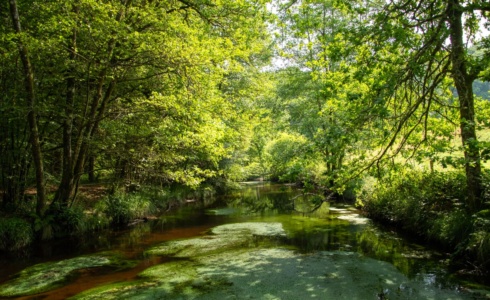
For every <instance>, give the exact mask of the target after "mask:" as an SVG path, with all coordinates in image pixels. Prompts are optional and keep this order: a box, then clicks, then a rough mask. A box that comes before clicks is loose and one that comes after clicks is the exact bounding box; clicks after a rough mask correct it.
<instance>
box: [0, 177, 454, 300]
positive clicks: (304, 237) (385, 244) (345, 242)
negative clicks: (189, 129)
mask: <svg viewBox="0 0 490 300" xmlns="http://www.w3.org/2000/svg"><path fill="white" fill-rule="evenodd" d="M299 193H300V192H299V191H298V190H295V189H294V188H292V187H288V186H282V185H268V184H257V185H247V186H245V187H244V189H243V190H241V191H240V192H238V193H235V194H233V195H228V196H227V197H226V203H227V204H226V205H225V204H224V202H223V201H219V203H218V202H217V203H215V204H214V205H211V206H210V207H207V208H204V207H202V206H199V205H195V206H189V207H185V208H183V209H182V210H180V211H179V212H174V213H172V214H169V215H165V216H162V217H161V218H159V219H158V220H154V221H150V222H147V223H140V224H137V225H136V226H134V227H131V228H127V229H125V230H120V231H107V232H101V233H97V234H94V235H92V236H89V237H85V238H83V239H78V240H75V239H72V240H60V241H55V242H50V243H45V244H43V245H40V246H39V247H38V248H36V249H34V250H32V251H31V252H29V253H26V254H25V255H22V254H19V255H18V256H17V257H4V258H1V259H0V284H2V283H3V282H6V281H8V280H9V278H12V275H13V274H15V273H17V272H19V271H20V270H22V269H24V268H26V267H28V266H32V265H34V264H37V263H41V262H47V261H59V260H62V259H67V258H73V257H76V256H80V255H85V254H90V253H98V252H102V251H115V252H119V253H121V254H122V255H123V256H124V257H126V258H128V259H133V260H137V261H138V263H137V265H136V266H135V267H134V268H131V269H126V270H121V271H116V270H114V269H111V268H104V267H102V268H91V269H86V270H83V271H81V272H79V273H78V274H77V276H76V277H75V278H74V279H73V280H72V281H71V282H69V283H68V284H66V285H65V286H63V287H61V288H58V289H55V290H52V291H49V292H46V293H42V294H37V295H34V296H26V297H18V298H15V299H66V298H69V297H70V296H73V295H76V294H78V293H80V292H82V291H85V290H88V289H90V288H93V287H97V286H101V285H104V284H108V283H115V282H122V281H130V280H135V279H136V278H137V275H138V274H139V273H141V272H142V271H143V270H145V269H146V268H148V267H151V266H154V265H157V264H161V263H163V262H165V261H167V260H171V259H173V258H168V257H160V256H147V255H144V253H143V252H144V251H145V250H146V249H148V248H149V247H151V246H153V245H156V244H159V243H162V242H165V241H171V240H175V239H184V238H191V237H196V236H200V235H203V234H204V233H206V232H207V231H208V230H209V229H210V228H212V227H215V226H217V225H222V224H227V223H236V222H244V221H266V222H281V223H282V224H283V227H284V229H285V230H286V232H287V233H288V238H287V240H286V241H285V243H286V244H288V245H290V246H294V247H295V248H296V249H298V250H299V251H300V252H315V251H320V250H321V251H323V250H326V251H332V250H340V251H349V252H358V253H361V254H363V255H365V256H368V257H371V258H375V259H378V260H383V261H387V262H389V263H391V264H393V265H394V266H395V267H396V268H397V269H398V270H400V271H401V272H402V273H403V274H405V275H406V276H407V277H409V278H414V279H416V280H420V281H423V282H427V284H430V285H436V286H440V287H444V288H449V289H460V288H461V287H462V283H461V282H460V281H459V278H457V277H455V276H454V275H453V274H451V272H449V271H448V270H447V268H446V265H445V264H444V263H443V261H444V260H445V259H446V258H447V255H446V254H444V253H439V252H438V251H436V250H434V249H428V248H426V247H423V246H421V245H418V244H417V243H414V242H413V241H409V240H407V239H404V238H402V237H400V236H398V235H397V234H396V233H393V232H391V231H389V230H386V229H381V228H378V227H376V226H374V225H373V224H371V223H370V222H365V221H366V220H365V219H362V218H356V214H355V211H354V210H353V209H352V208H346V207H334V206H332V207H328V206H326V207H322V208H321V209H320V210H318V211H317V212H315V214H314V215H309V214H306V213H305V214H301V213H297V212H296V213H291V208H292V207H293V201H292V200H291V199H293V198H294V197H295V196H296V195H298V194H299ZM302 205H304V204H302V203H300V202H297V201H296V203H295V205H294V207H295V208H296V210H301V209H303V211H307V208H306V207H303V206H302ZM344 215H345V216H346V217H345V218H338V217H339V216H344Z"/></svg>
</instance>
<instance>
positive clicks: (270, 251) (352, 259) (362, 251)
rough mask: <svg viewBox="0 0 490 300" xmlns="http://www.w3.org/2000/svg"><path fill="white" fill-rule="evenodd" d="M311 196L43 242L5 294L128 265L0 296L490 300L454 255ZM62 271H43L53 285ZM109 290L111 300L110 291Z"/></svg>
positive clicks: (6, 270)
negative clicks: (81, 263)
mask: <svg viewBox="0 0 490 300" xmlns="http://www.w3.org/2000/svg"><path fill="white" fill-rule="evenodd" d="M303 200H306V201H303ZM308 200H311V199H305V197H301V196H300V192H299V191H298V190H296V189H294V188H293V187H290V186H284V185H270V184H265V183H255V184H252V183H249V184H245V185H244V186H243V189H242V190H241V191H239V192H236V193H234V194H232V195H228V196H227V197H226V201H216V203H214V204H212V205H210V206H208V207H206V208H205V207H203V206H202V205H199V204H195V205H190V206H188V207H185V208H183V209H182V210H180V211H179V212H175V213H172V214H169V215H164V216H162V217H160V218H159V219H157V220H154V221H149V222H147V223H140V224H137V225H135V226H133V227H131V228H127V229H125V230H121V231H117V232H101V233H97V234H94V235H92V236H90V237H87V238H85V239H82V240H62V241H56V242H51V243H46V244H44V245H41V246H39V247H38V248H37V249H35V250H33V251H32V252H30V253H28V254H25V255H22V254H19V255H18V256H17V257H9V258H2V259H0V295H1V293H2V288H3V289H5V290H6V289H7V288H9V287H8V286H7V284H9V283H12V282H15V280H16V275H15V274H17V273H18V272H20V271H22V270H24V269H26V268H29V267H32V266H34V265H36V264H40V263H46V262H55V263H56V262H64V261H70V260H72V259H74V258H77V257H83V256H87V255H94V254H95V255H97V254H100V253H104V255H106V253H117V255H118V257H120V259H121V260H124V261H130V262H131V263H130V264H126V265H125V267H114V266H112V265H111V266H108V265H97V266H96V267H94V266H92V267H90V268H78V269H76V270H74V271H73V272H71V273H70V275H69V276H68V278H67V279H64V280H63V281H62V283H58V285H57V286H56V287H55V288H52V289H49V290H47V291H43V292H40V293H37V294H29V295H23V296H21V295H18V296H12V297H4V298H1V297H0V299H67V298H70V297H73V296H76V295H79V294H80V293H82V292H84V291H88V290H90V289H93V288H97V287H102V288H101V292H100V293H99V292H97V293H95V294H93V295H92V294H91V293H87V292H86V293H84V294H82V295H84V297H81V298H80V299H98V298H100V299H105V298H106V297H108V296H107V295H111V297H112V296H114V297H113V298H114V299H121V298H126V299H298V297H300V298H302V299H309V298H311V299H313V298H315V299H490V288H488V287H484V286H482V285H476V283H475V282H471V281H464V282H463V281H462V280H461V279H460V278H458V277H456V276H455V275H454V274H451V272H449V271H448V269H447V266H446V261H447V258H448V256H447V254H445V253H439V252H437V251H435V250H433V249H427V248H425V247H423V246H421V245H419V244H417V243H416V242H414V241H409V240H408V239H404V238H402V237H400V236H399V235H397V234H396V233H394V232H391V231H389V230H387V229H383V228H379V227H377V226H375V225H374V224H372V222H371V221H370V220H368V219H365V218H363V217H361V216H360V215H359V214H358V212H357V211H356V210H355V209H354V208H352V207H348V206H341V205H339V206H335V205H331V206H330V205H328V204H323V206H322V207H321V208H320V209H319V210H317V211H315V212H314V213H308V212H309V206H308V205H307V204H306V202H308ZM223 203H227V205H224V204H223ZM293 207H294V209H295V211H294V212H292V209H293ZM298 211H299V212H298ZM301 212H303V213H301ZM233 226H235V227H233ZM262 228H265V229H264V230H262ZM274 230H277V231H274ZM263 231H264V232H263ZM266 231H267V232H266ZM221 237H223V238H221ZM230 240H231V242H230ZM206 242H211V243H207V244H206ZM201 243H202V244H201ZM213 243H214V244H213ZM216 245H217V246H216ZM162 249H163V250H162ZM162 251H163V252H162ZM192 251H194V252H192ZM111 255H112V254H111ZM239 258H243V260H239ZM242 262H243V264H242ZM57 266H58V265H54V266H52V267H50V268H51V269H48V270H49V271H43V272H45V274H47V275H46V279H49V276H50V275H49V274H48V273H49V272H54V273H53V274H55V273H56V272H57V268H58V269H59V268H62V267H61V265H60V266H59V267H57ZM162 266H163V267H164V268H167V267H166V266H168V268H170V267H171V266H176V267H175V268H174V269H172V270H170V271H169V269H168V268H167V269H162ZM159 268H160V269H159ZM169 272H170V273H169ZM156 273H158V274H160V275H155V274H156ZM180 273H182V274H184V275H185V276H187V277H185V276H184V275H182V274H180ZM162 274H165V275H162ZM168 274H171V275H168ZM189 274H193V275H189ZM181 275H182V276H184V277H185V278H184V279H180V281H179V280H178V279H177V277H179V276H181ZM53 276H54V275H53ZM158 276H161V277H158ZM192 276H194V277H196V278H194V277H192ZM26 278H27V279H25V281H35V280H39V277H26ZM29 278H37V279H35V280H34V279H29ZM41 278H42V277H41ZM17 281H18V282H17V283H19V280H17ZM169 282H170V286H168V285H169ZM111 284H112V286H114V288H113V289H112V290H113V291H116V290H117V291H116V292H114V293H115V294H114V295H113V294H108V292H107V290H108V289H104V287H105V286H111ZM114 284H116V285H114ZM123 289H126V290H128V291H127V292H121V290H123ZM166 289H167V290H166ZM168 289H170V292H169V291H168ZM135 290H137V291H139V292H137V293H133V292H134V291H135ZM111 293H112V292H111ZM85 295H88V296H86V297H85Z"/></svg>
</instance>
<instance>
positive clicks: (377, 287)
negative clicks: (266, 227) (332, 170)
mask: <svg viewBox="0 0 490 300" xmlns="http://www.w3.org/2000/svg"><path fill="white" fill-rule="evenodd" d="M140 277H141V278H143V280H138V281H133V282H129V283H124V284H116V285H109V286H105V287H101V288H97V289H93V290H90V291H86V292H84V293H82V294H79V295H77V296H76V297H75V298H74V299H122V298H131V299H312V298H318V299H377V298H378V299H379V298H380V297H381V298H383V299H473V296H474V295H472V294H471V293H469V292H461V291H459V292H458V291H455V290H449V289H442V288H440V287H438V286H436V285H431V284H429V283H427V282H418V281H413V280H410V279H409V278H407V277H406V276H405V275H403V274H402V273H400V272H399V271H398V270H397V269H396V268H395V267H394V266H393V265H391V264H389V263H386V262H382V261H378V260H374V259H371V258H366V257H363V256H362V255H359V254H357V253H352V252H335V251H334V252H318V253H315V254H308V255H306V254H300V253H297V252H295V251H291V250H287V249H254V250H250V249H249V250H238V251H227V252H223V253H216V254H212V255H207V256H200V257H198V258H195V259H194V260H193V261H189V260H186V261H174V262H170V263H166V264H162V265H159V266H155V267H151V268H149V269H148V270H146V271H144V272H142V273H141V274H140Z"/></svg>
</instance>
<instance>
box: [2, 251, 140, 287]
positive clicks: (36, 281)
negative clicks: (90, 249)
mask: <svg viewBox="0 0 490 300" xmlns="http://www.w3.org/2000/svg"><path fill="white" fill-rule="evenodd" d="M102 266H110V267H115V268H129V267H132V266H134V262H131V261H125V260H123V259H121V258H120V257H119V256H117V255H115V254H110V253H102V254H98V255H89V256H80V257H75V258H71V259H65V260H61V261H57V262H48V263H42V264H37V265H34V266H32V267H29V268H27V269H25V270H23V271H21V272H20V273H18V274H16V276H15V278H14V279H12V280H10V281H8V282H6V283H4V284H2V285H0V297H14V296H24V295H33V294H37V293H41V292H45V291H49V290H52V289H55V288H57V287H60V286H62V285H63V284H64V283H65V282H67V281H69V279H70V277H71V276H73V275H75V274H76V272H77V271H78V270H81V269H87V268H95V267H102Z"/></svg>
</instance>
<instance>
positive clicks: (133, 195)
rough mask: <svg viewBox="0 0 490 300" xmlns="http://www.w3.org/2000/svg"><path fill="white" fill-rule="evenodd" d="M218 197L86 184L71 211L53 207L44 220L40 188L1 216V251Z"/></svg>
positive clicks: (177, 189) (208, 192) (207, 190)
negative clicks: (39, 204) (38, 210)
mask: <svg viewBox="0 0 490 300" xmlns="http://www.w3.org/2000/svg"><path fill="white" fill-rule="evenodd" d="M214 194H215V191H214V189H212V188H211V187H203V188H200V189H195V190H191V189H188V188H185V187H182V186H173V187H168V188H158V187H150V186H139V185H137V186H136V185H135V186H131V187H130V188H128V187H127V186H120V187H114V186H113V185H110V184H84V185H81V186H80V187H79V189H78V194H77V199H76V201H75V202H73V203H72V204H71V205H70V206H68V207H63V206H60V205H56V204H53V205H50V207H49V209H48V210H47V211H46V212H45V214H44V215H43V217H42V218H40V217H39V216H37V215H36V214H35V207H34V205H35V204H34V200H32V199H33V198H34V197H35V189H28V190H27V191H26V195H27V196H26V197H25V199H26V200H25V202H24V203H22V205H18V206H17V207H16V209H15V210H8V211H7V212H2V213H1V214H0V251H3V252H17V251H19V250H21V249H23V248H27V247H29V246H30V245H31V244H32V243H39V242H41V241H47V240H52V239H59V238H66V237H75V236H78V237H83V236H85V235H90V234H92V233H95V232H99V231H102V230H106V229H110V228H113V229H118V228H124V227H127V226H134V225H135V224H137V223H139V222H146V221H148V220H151V219H155V218H157V216H160V215H162V214H165V213H167V212H170V211H173V210H176V209H178V208H180V207H182V206H185V205H189V204H191V203H192V204H195V203H201V204H202V205H206V203H207V202H210V201H212V198H213V196H214Z"/></svg>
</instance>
